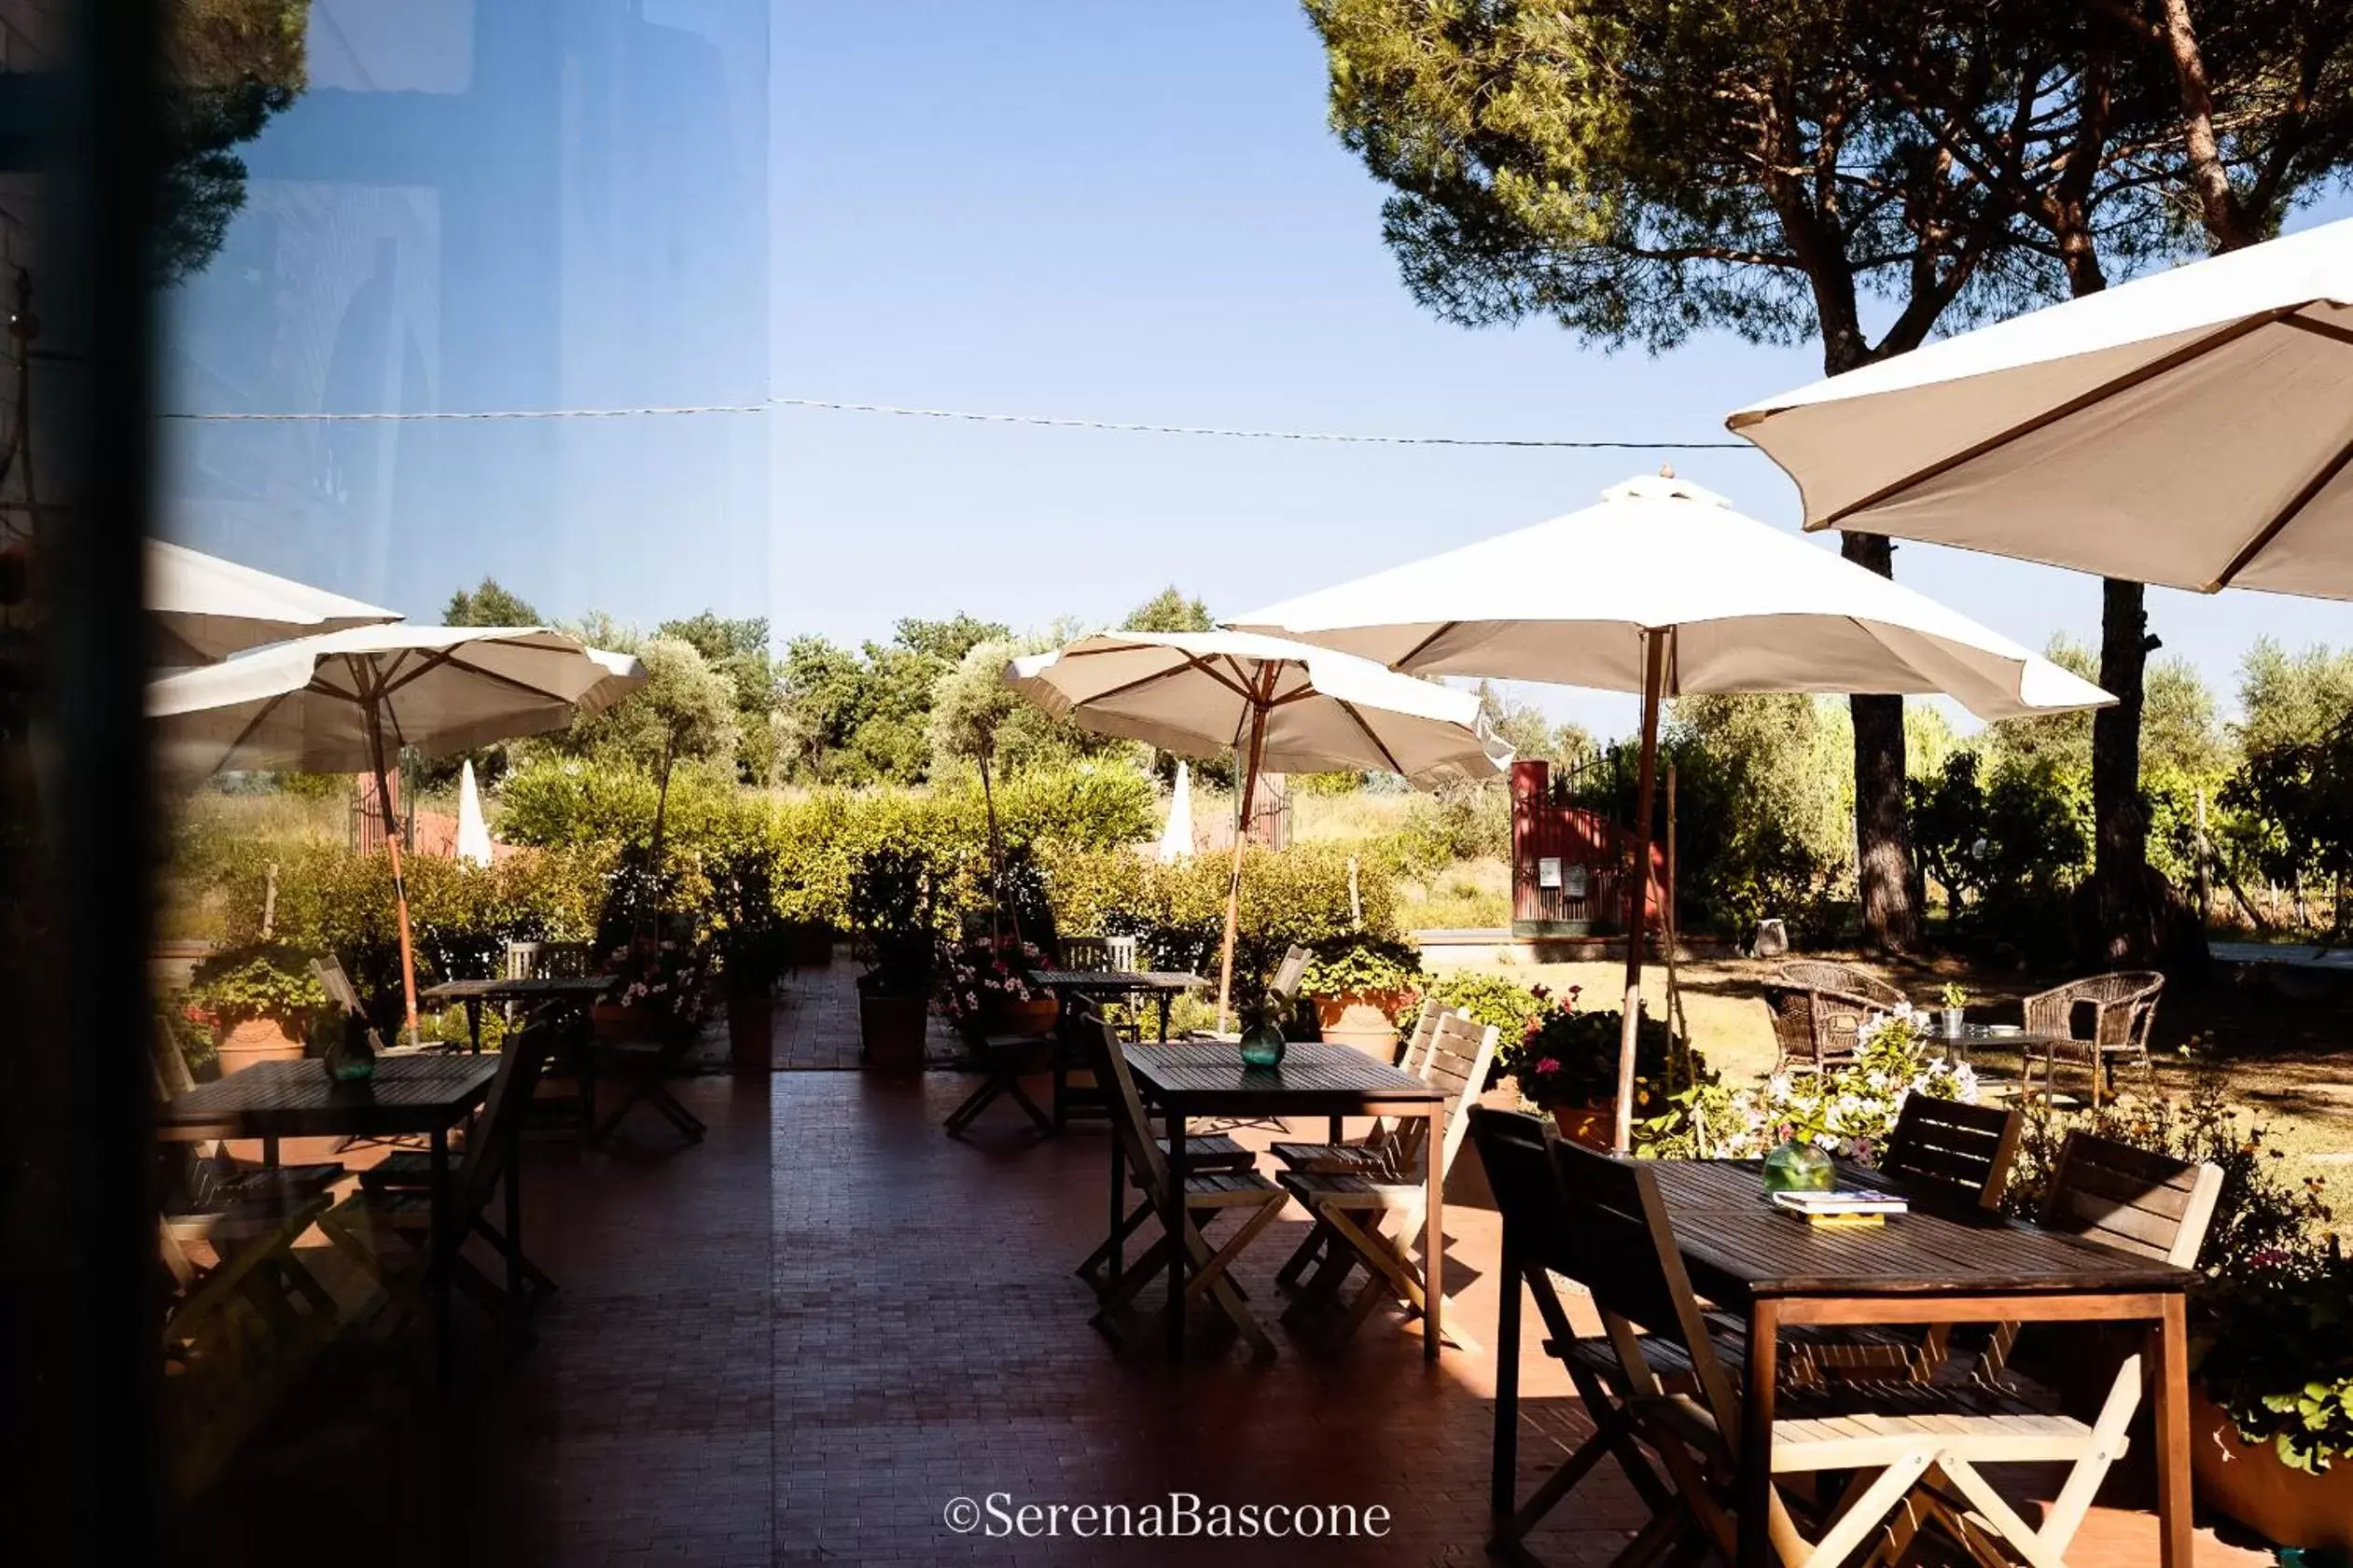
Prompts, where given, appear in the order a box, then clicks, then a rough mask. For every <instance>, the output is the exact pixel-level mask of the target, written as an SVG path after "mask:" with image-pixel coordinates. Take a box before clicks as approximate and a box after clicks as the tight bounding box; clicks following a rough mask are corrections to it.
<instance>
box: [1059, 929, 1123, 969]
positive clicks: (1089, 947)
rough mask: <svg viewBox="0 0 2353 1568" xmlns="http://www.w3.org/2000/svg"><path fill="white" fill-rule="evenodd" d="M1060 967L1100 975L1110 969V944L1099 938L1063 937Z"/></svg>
mask: <svg viewBox="0 0 2353 1568" xmlns="http://www.w3.org/2000/svg"><path fill="white" fill-rule="evenodd" d="M1062 966H1063V967H1064V968H1065V969H1077V970H1081V971H1085V972H1091V973H1101V972H1102V971H1104V970H1107V969H1108V968H1110V967H1111V944H1110V942H1109V941H1108V940H1107V939H1106V938H1104V937H1064V938H1063V939H1062Z"/></svg>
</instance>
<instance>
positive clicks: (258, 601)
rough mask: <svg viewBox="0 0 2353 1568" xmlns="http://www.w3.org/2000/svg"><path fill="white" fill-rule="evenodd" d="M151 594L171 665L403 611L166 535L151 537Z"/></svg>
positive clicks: (161, 658) (151, 610)
mask: <svg viewBox="0 0 2353 1568" xmlns="http://www.w3.org/2000/svg"><path fill="white" fill-rule="evenodd" d="M146 602H147V618H148V620H149V621H150V623H151V624H152V625H153V627H154V630H155V660H156V663H157V664H158V665H159V666H160V667H161V668H165V669H183V668H186V667H188V666H190V665H197V664H209V663H211V662H213V661H214V660H215V659H226V658H228V657H229V656H230V654H232V653H239V652H242V651H244V649H246V648H251V647H258V646H260V645H262V644H265V643H277V642H283V641H285V639H286V638H288V637H308V636H313V635H315V634H317V633H319V632H324V631H343V630H345V629H347V628H350V627H355V626H377V625H382V624H384V623H387V622H390V621H396V620H398V619H400V618H401V617H400V612H399V611H397V610H387V609H384V608H383V606H381V605H377V604H364V603H362V602H361V601H359V600H357V599H347V598H345V597H344V596H343V595H341V594H340V593H329V592H327V590H325V589H323V588H313V587H311V586H310V585H309V584H308V583H299V582H296V581H294V580H293V579H291V578H288V577H278V576H271V575H270V574H269V573H267V572H258V571H256V570H255V569H254V568H252V567H250V566H240V565H239V564H237V562H233V561H223V560H222V559H221V558H220V557H218V556H216V555H206V554H204V553H203V552H202V551H201V550H192V549H189V548H187V547H186V546H184V545H174V544H169V543H166V542H165V541H164V540H161V539H149V540H148V541H147V585H146Z"/></svg>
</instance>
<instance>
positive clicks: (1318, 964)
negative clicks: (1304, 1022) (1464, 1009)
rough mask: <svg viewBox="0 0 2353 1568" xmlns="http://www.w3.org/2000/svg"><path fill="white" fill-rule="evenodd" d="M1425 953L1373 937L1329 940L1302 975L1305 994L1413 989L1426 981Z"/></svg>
mask: <svg viewBox="0 0 2353 1568" xmlns="http://www.w3.org/2000/svg"><path fill="white" fill-rule="evenodd" d="M1422 978H1423V977H1422V955H1421V954H1420V953H1419V952H1417V951H1414V950H1413V947H1411V946H1410V945H1408V944H1407V943H1404V942H1400V941H1395V940H1391V939H1386V938H1379V937H1345V938H1343V939H1340V940H1338V941H1331V940H1327V941H1326V942H1325V943H1324V944H1323V946H1322V947H1320V948H1319V949H1318V950H1317V951H1316V956H1315V957H1314V958H1312V959H1310V960H1309V961H1308V964H1307V970H1306V973H1305V974H1303V975H1302V976H1301V977H1300V982H1299V993H1300V994H1301V995H1302V996H1318V997H1336V996H1349V995H1366V994H1378V993H1380V992H1399V991H1412V990H1413V989H1414V988H1415V987H1417V986H1418V985H1420V984H1421V982H1422Z"/></svg>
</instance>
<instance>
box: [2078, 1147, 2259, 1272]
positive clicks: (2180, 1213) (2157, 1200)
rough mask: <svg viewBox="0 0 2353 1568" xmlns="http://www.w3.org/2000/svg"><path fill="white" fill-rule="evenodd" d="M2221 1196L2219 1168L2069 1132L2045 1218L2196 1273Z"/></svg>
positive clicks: (2085, 1235) (2093, 1239) (2106, 1243)
mask: <svg viewBox="0 0 2353 1568" xmlns="http://www.w3.org/2000/svg"><path fill="white" fill-rule="evenodd" d="M2221 1192H2222V1171H2221V1167H2220V1166H2217V1165H2193V1164H2191V1163H2189V1162H2187V1161H2185V1160H2179V1159H2168V1158H2167V1157H2166V1156H2165V1155H2162V1154H2151V1153H2150V1152H2149V1151H2148V1150H2147V1149H2137V1148H2134V1147H2133V1146H2132V1145H2129V1144H2120V1143H2116V1142H2114V1141H2113V1140H2111V1139H2108V1138H2095V1137H2094V1136H2093V1135H2092V1134H2090V1133H2088V1132H2070V1133H2068V1137H2067V1142H2066V1143H2065V1144H2063V1145H2060V1148H2059V1163H2058V1168H2057V1169H2056V1170H2055V1171H2054V1172H2053V1173H2052V1174H2051V1190H2050V1192H2049V1193H2048V1194H2046V1195H2045V1196H2044V1198H2043V1201H2042V1213H2041V1214H2040V1215H2039V1216H2038V1218H2039V1219H2040V1223H2041V1224H2042V1225H2043V1226H2044V1227H2045V1228H2049V1229H2053V1230H2064V1231H2066V1232H2068V1234H2070V1235H2075V1236H2081V1237H2082V1238H2083V1239H2084V1240H2086V1241H2090V1242H2099V1243H2100V1244H2101V1245H2103V1246H2109V1247H2115V1248H2117V1249H2118V1250H2120V1251H2123V1252H2128V1253H2133V1254H2135V1255H2137V1256H2141V1257H2151V1258H2158V1259H2162V1260H2163V1261H2165V1262H2167V1263H2175V1264H2179V1265H2180V1266H2181V1267H2182V1268H2184V1269H2190V1268H2195V1267H2196V1266H2197V1261H2198V1252H2199V1249H2200V1248H2202V1247H2204V1246H2205V1245H2206V1233H2207V1227H2208V1226H2210V1225H2211V1224H2212V1223H2213V1220H2214V1203H2215V1200H2216V1199H2218V1198H2220V1197H2221Z"/></svg>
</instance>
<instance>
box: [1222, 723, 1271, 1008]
mask: <svg viewBox="0 0 2353 1568" xmlns="http://www.w3.org/2000/svg"><path fill="white" fill-rule="evenodd" d="M1265 755H1266V708H1265V706H1264V705H1263V704H1257V705H1253V706H1252V708H1251V709H1250V751H1249V758H1248V761H1247V763H1246V766H1245V770H1244V772H1243V775H1242V800H1241V804H1240V807H1239V809H1238V810H1237V811H1236V812H1234V818H1233V870H1232V873H1231V874H1230V875H1229V876H1228V877H1227V878H1226V939H1225V945H1224V948H1223V951H1221V953H1220V955H1219V957H1218V1034H1224V1033H1225V1032H1226V1016H1227V1013H1228V1011H1229V1009H1230V1008H1231V1006H1232V1000H1233V933H1234V928H1235V926H1236V925H1237V924H1238V923H1240V921H1241V918H1242V847H1243V846H1244V845H1245V844H1246V843H1248V842H1249V841H1250V799H1251V797H1252V796H1254V795H1256V794H1257V793H1258V787H1259V759H1260V757H1262V756H1265Z"/></svg>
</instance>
